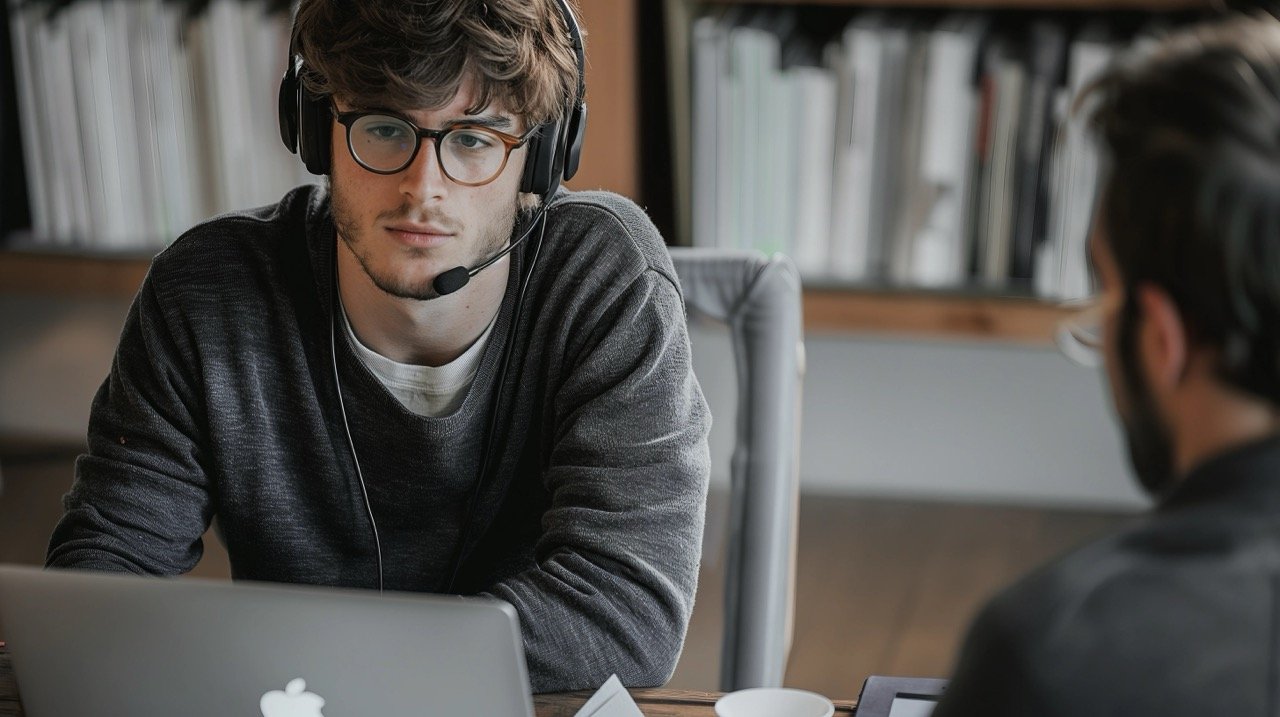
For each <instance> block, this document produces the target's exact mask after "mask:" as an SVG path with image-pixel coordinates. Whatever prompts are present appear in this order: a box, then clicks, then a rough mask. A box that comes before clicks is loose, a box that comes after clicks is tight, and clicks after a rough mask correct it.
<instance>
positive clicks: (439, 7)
mask: <svg viewBox="0 0 1280 717" xmlns="http://www.w3.org/2000/svg"><path fill="white" fill-rule="evenodd" d="M556 1H557V0H358V1H355V2H353V1H351V0H302V2H301V3H300V4H299V6H298V12H297V16H296V19H295V21H294V26H293V41H294V43H295V46H296V47H297V49H298V52H300V53H301V54H302V57H303V59H304V61H305V63H306V68H305V70H304V72H303V74H302V81H303V82H304V83H305V84H306V86H307V89H308V90H310V91H311V92H312V93H314V94H316V95H321V96H323V95H331V96H337V97H341V98H342V99H344V100H346V101H349V102H352V103H353V104H356V105H358V106H363V107H381V108H388V109H402V110H403V109H418V108H431V109H434V108H438V107H442V106H444V105H446V104H448V102H449V101H450V100H452V99H453V97H454V96H455V95H456V94H457V92H458V89H459V87H460V86H461V84H462V82H463V80H464V79H465V78H466V77H468V76H471V77H473V78H474V79H475V80H476V82H477V89H478V97H477V99H476V103H475V106H473V107H469V108H467V112H468V113H478V112H479V111H481V110H482V109H483V108H485V107H487V106H488V105H489V104H490V103H491V102H493V101H494V100H495V99H498V100H500V101H501V102H502V103H503V104H504V105H505V106H506V108H507V109H508V110H510V111H511V112H513V113H515V114H516V115H517V116H519V117H522V118H524V119H525V120H526V121H527V122H528V123H529V124H530V125H533V124H538V123H541V122H545V121H549V120H554V119H560V118H561V117H563V115H564V112H565V109H566V107H568V106H569V104H570V103H571V102H572V100H573V98H574V93H575V92H576V90H577V81H578V78H577V72H578V68H577V59H576V56H575V54H574V51H573V48H572V45H571V43H570V39H569V30H568V28H567V27H566V26H565V22H564V18H563V16H562V15H561V13H560V9H559V7H558V6H557V4H556Z"/></svg>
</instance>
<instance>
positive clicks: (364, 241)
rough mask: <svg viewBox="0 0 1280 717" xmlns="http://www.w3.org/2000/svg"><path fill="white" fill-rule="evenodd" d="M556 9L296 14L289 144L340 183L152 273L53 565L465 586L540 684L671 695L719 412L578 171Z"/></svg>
mask: <svg viewBox="0 0 1280 717" xmlns="http://www.w3.org/2000/svg"><path fill="white" fill-rule="evenodd" d="M583 65H584V60H583V55H582V40H581V35H580V32H579V30H578V28H577V26H576V21H575V20H574V16H573V13H572V10H571V9H570V8H569V6H568V5H567V0H485V1H483V2H481V1H480V0H438V1H436V2H425V3H405V2H400V1H399V0H366V1H362V2H355V3H353V2H343V1H342V0H303V2H302V3H301V5H300V7H299V8H298V11H297V16H296V19H295V23H294V29H293V35H292V42H291V52H290V62H289V69H288V71H287V72H286V75H285V78H284V80H283V82H282V84H281V90H280V100H281V102H280V123H281V131H282V134H283V137H284V141H285V143H286V144H287V145H288V146H289V147H290V149H293V150H295V151H297V152H298V154H299V155H300V156H301V159H302V161H304V162H305V163H306V166H307V168H308V169H310V170H311V171H312V172H314V173H317V174H323V175H327V177H328V182H327V187H319V186H308V187H301V188H298V189H295V190H293V191H292V192H290V193H289V194H288V195H286V196H285V197H284V199H283V200H281V202H280V203H279V204H277V205H274V206H270V207H264V208H261V209H257V210H253V211H248V212H243V213H237V214H231V215H226V216H222V217H219V218H216V219H213V220H210V221H208V222H205V223H203V224H201V225H199V226H196V227H195V228H193V229H191V230H190V231H188V232H186V233H185V234H184V235H183V236H182V237H180V238H179V239H178V240H177V241H176V242H174V244H173V245H172V246H170V247H169V248H168V249H166V250H165V251H164V252H162V253H161V254H160V255H159V256H157V257H156V259H155V261H154V262H153V264H152V267H151V271H150V273H149V274H148V276H147V279H146V281H145V282H144V284H143V286H142V288H141V290H140V291H139V294H138V296H137V298H136V299H135V301H134V305H133V307H132V308H131V310H130V313H129V316H128V319H127V321H126V324H125V327H124V331H123V334H122V336H121V340H120V346H119V348H118V350H117V354H116V358H115V361H114V363H113V365H112V368H111V372H110V375H109V377H108V378H107V380H106V382H105V383H104V384H103V386H102V388H101V389H100V391H99V393H98V395H97V397H96V398H95V400H94V404H93V409H92V415H91V418H90V425H89V451H88V453H87V454H86V455H84V456H82V457H81V458H80V459H79V460H78V461H77V464H76V480H75V483H74V485H73V487H72V490H71V492H70V493H69V494H68V495H67V497H66V498H65V506H66V514H65V516H64V517H63V519H62V521H61V522H60V523H59V524H58V526H57V528H56V529H55V531H54V534H53V537H52V540H51V543H50V547H49V552H48V557H47V562H48V565H49V566H53V567H82V568H91V569H102V570H118V571H129V572H134V573H144V574H153V575H173V574H179V573H183V572H186V571H187V570H190V569H191V568H192V567H193V566H194V565H195V564H196V562H197V561H198V560H199V559H200V556H201V553H202V543H201V535H202V534H203V533H204V532H205V530H206V529H207V527H208V526H209V525H210V521H211V520H212V519H213V518H215V517H216V518H217V519H218V522H217V525H218V528H219V531H220V535H221V538H222V540H223V541H224V543H225V544H226V547H227V551H228V554H229V556H230V560H231V569H232V575H233V577H235V578H237V579H246V580H269V581H280V582H294V583H312V584H318V585H338V586H358V587H367V588H377V589H380V590H381V589H385V590H410V591H425V592H450V593H461V594H472V593H482V594H488V595H492V596H495V597H498V598H501V599H504V600H506V601H508V602H510V603H511V604H512V605H513V606H514V607H515V608H516V611H517V612H518V613H519V616H520V621H521V629H522V631H523V636H524V641H525V651H526V656H527V662H528V665H529V669H530V675H531V679H532V682H533V686H534V688H535V690H539V691H548V690H566V689H573V688H587V687H595V686H598V685H599V684H600V683H601V682H602V681H603V680H604V679H605V678H606V677H608V676H609V674H610V673H614V672H616V673H617V674H618V675H619V676H620V677H621V678H622V679H623V680H624V682H626V683H628V684H630V685H654V684H660V683H662V682H664V681H665V680H666V679H667V678H668V677H669V676H670V674H671V671H672V669H673V668H674V665H675V660H676V657H677V656H678V654H679V652H680V648H681V645H682V642H683V639H684V632H685V628H686V626H687V623H688V618H689V614H690V611H691V608H692V602H693V594H694V588H695V585H696V580H697V567H698V560H699V552H700V542H701V535H702V526H703V510H704V504H705V496H706V484H707V476H708V471H709V468H708V464H709V458H708V452H707V443H706V437H707V431H708V427H709V422H710V419H709V415H708V412H707V408H706V405H705V402H704V401H703V397H702V394H701V391H700V389H699V387H698V384H697V382H696V380H695V379H694V377H693V374H692V371H691V364H690V355H689V344H688V336H687V333H686V326H685V318H684V309H683V302H682V299H681V295H680V291H679V288H678V286H677V283H676V278H675V274H674V272H673V270H672V266H671V262H670V259H669V257H668V256H667V254H666V250H665V247H664V245H663V242H662V240H661V238H660V237H659V236H658V233H657V231H656V230H655V229H654V227H653V226H652V224H651V223H650V222H649V221H648V219H647V218H646V217H645V215H644V214H643V212H642V211H641V210H639V209H638V208H637V207H636V206H635V205H634V204H632V203H631V202H628V201H627V200H625V199H622V198H620V197H617V196H614V195H610V194H607V193H601V192H589V193H588V192H583V193H569V192H564V191H559V192H558V191H557V187H558V183H559V180H560V178H561V176H564V177H566V178H567V177H568V176H570V175H572V173H573V171H574V170H575V168H576V166H577V162H578V154H579V152H580V150H581V144H582V134H583V131H584V129H585V120H586V105H585V102H584V86H583Z"/></svg>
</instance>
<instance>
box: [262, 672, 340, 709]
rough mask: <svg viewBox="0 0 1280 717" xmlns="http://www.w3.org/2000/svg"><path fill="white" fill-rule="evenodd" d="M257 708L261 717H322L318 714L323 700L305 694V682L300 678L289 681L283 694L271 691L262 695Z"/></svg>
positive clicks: (312, 694) (315, 695)
mask: <svg viewBox="0 0 1280 717" xmlns="http://www.w3.org/2000/svg"><path fill="white" fill-rule="evenodd" d="M258 706H259V707H261V708H262V717H324V715H322V714H320V708H322V707H324V698H323V697H321V696H320V695H317V694H316V693H314V692H307V681H306V680H304V679H302V678H301V677H299V678H297V679H294V680H290V681H289V684H288V685H286V686H285V688H284V692H281V691H280V690H271V691H270V692H268V693H266V694H264V695H263V696H262V701H261V702H259V703H258Z"/></svg>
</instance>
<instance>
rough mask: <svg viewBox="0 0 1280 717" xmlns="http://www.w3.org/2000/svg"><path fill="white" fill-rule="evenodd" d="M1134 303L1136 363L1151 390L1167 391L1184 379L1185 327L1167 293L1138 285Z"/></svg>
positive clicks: (1186, 339)
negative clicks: (1135, 307) (1136, 324)
mask: <svg viewBox="0 0 1280 717" xmlns="http://www.w3.org/2000/svg"><path fill="white" fill-rule="evenodd" d="M1134 298H1135V300H1136V301H1137V302H1138V342H1137V347H1136V348H1137V351H1138V357H1139V360H1140V361H1141V362H1142V366H1143V368H1144V369H1145V370H1146V374H1147V379H1148V380H1149V381H1151V386H1152V388H1153V389H1157V390H1161V389H1163V390H1170V389H1173V388H1175V387H1176V386H1177V385H1178V384H1179V383H1180V382H1181V381H1182V380H1183V378H1185V377H1186V374H1187V369H1188V368H1190V366H1189V365H1188V360H1189V354H1190V346H1189V345H1188V335H1187V325H1186V323H1185V322H1184V321H1183V320H1182V314H1180V313H1179V312H1178V306H1177V304H1175V303H1174V301H1173V297H1171V296H1169V292H1167V291H1165V290H1164V289H1162V288H1160V287H1159V286H1156V285H1155V284H1149V283H1144V284H1140V285H1139V286H1138V287H1137V288H1136V289H1135V291H1134Z"/></svg>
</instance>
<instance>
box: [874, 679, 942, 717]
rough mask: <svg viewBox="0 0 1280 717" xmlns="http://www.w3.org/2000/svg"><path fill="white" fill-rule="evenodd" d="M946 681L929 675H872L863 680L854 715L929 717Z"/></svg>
mask: <svg viewBox="0 0 1280 717" xmlns="http://www.w3.org/2000/svg"><path fill="white" fill-rule="evenodd" d="M946 689H947V681H946V680H940V679H934V678H931V677H888V676H883V675H872V676H871V677H868V678H867V680H866V682H863V683H862V693H861V694H859V695H858V711H857V712H854V713H853V714H854V717H929V715H930V714H932V713H933V708H934V706H936V705H937V704H938V700H940V699H942V693H943V692H945V691H946Z"/></svg>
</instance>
